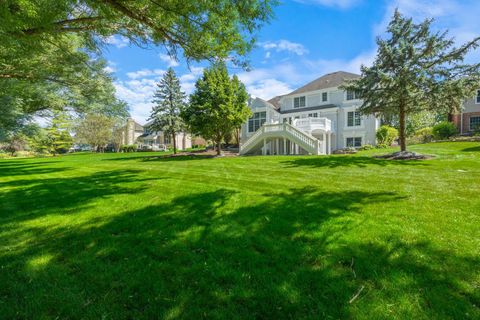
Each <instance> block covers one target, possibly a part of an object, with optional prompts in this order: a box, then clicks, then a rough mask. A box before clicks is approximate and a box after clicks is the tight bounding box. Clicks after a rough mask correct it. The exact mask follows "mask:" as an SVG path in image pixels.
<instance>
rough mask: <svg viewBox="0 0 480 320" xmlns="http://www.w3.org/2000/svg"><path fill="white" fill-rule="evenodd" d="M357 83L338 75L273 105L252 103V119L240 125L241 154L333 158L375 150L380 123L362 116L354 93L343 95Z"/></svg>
mask: <svg viewBox="0 0 480 320" xmlns="http://www.w3.org/2000/svg"><path fill="white" fill-rule="evenodd" d="M359 77H360V76H359V75H357V74H353V73H348V72H343V71H339V72H334V73H330V74H327V75H324V76H322V77H320V78H318V79H316V80H314V81H312V82H310V83H308V84H306V85H305V86H303V87H301V88H299V89H297V90H295V91H293V92H291V93H289V94H286V95H284V96H280V97H275V98H273V99H271V100H269V101H265V100H262V99H260V98H256V99H252V100H251V101H250V103H249V106H250V108H251V111H252V114H253V116H252V117H251V118H250V119H249V120H248V121H247V122H246V123H244V124H243V125H242V133H241V146H240V154H272V155H273V154H329V153H331V152H332V151H333V150H335V149H340V148H344V147H360V146H362V145H364V144H372V145H375V142H376V141H375V140H376V137H375V134H376V131H377V129H378V127H379V126H380V120H379V119H377V118H375V117H374V116H360V114H359V113H358V112H357V108H358V107H360V105H361V104H362V101H361V100H360V99H359V98H358V96H357V95H356V93H355V92H346V91H344V90H341V89H339V86H341V85H342V84H343V83H345V81H346V80H350V79H356V78H359Z"/></svg>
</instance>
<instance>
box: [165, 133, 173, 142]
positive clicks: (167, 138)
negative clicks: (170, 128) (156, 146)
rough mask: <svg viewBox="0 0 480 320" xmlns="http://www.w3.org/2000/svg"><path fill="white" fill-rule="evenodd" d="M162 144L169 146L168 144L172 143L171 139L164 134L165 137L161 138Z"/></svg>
mask: <svg viewBox="0 0 480 320" xmlns="http://www.w3.org/2000/svg"><path fill="white" fill-rule="evenodd" d="M163 143H164V144H170V143H172V139H171V138H170V135H168V134H165V135H164V136H163Z"/></svg>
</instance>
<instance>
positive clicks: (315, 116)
mask: <svg viewBox="0 0 480 320" xmlns="http://www.w3.org/2000/svg"><path fill="white" fill-rule="evenodd" d="M308 117H309V118H318V113H316V112H315V113H309V114H308Z"/></svg>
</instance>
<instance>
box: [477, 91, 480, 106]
mask: <svg viewBox="0 0 480 320" xmlns="http://www.w3.org/2000/svg"><path fill="white" fill-rule="evenodd" d="M477 103H480V90H477Z"/></svg>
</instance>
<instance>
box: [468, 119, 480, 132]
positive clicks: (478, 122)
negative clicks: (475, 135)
mask: <svg viewBox="0 0 480 320" xmlns="http://www.w3.org/2000/svg"><path fill="white" fill-rule="evenodd" d="M476 130H480V117H470V131H476Z"/></svg>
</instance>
